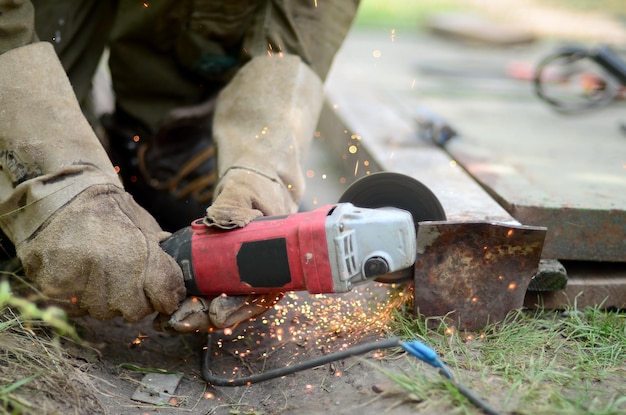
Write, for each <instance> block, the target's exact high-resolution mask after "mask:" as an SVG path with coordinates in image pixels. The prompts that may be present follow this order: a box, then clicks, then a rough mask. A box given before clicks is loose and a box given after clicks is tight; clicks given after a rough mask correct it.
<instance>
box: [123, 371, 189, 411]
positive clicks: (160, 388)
mask: <svg viewBox="0 0 626 415" xmlns="http://www.w3.org/2000/svg"><path fill="white" fill-rule="evenodd" d="M182 377H183V375H182V373H167V374H166V373H147V374H146V375H145V376H144V377H143V379H142V380H141V384H140V385H139V386H137V389H136V390H135V393H133V396H132V397H131V399H132V400H134V401H139V402H146V403H150V404H153V405H163V404H168V403H170V404H171V403H172V402H171V399H172V395H174V392H175V391H176V388H177V387H178V384H179V383H180V380H181V379H182Z"/></svg>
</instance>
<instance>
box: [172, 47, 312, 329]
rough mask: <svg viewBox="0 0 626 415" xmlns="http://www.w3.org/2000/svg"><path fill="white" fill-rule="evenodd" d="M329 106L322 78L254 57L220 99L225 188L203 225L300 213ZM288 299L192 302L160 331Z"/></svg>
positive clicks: (231, 321)
mask: <svg viewBox="0 0 626 415" xmlns="http://www.w3.org/2000/svg"><path fill="white" fill-rule="evenodd" d="M322 101H323V88H322V81H321V80H320V78H319V77H318V76H317V75H316V74H315V73H314V72H313V71H312V70H311V68H309V67H308V66H307V65H306V64H304V63H303V62H302V60H301V59H300V57H298V56H295V55H282V56H259V57H255V58H253V59H252V60H251V61H250V62H249V63H248V64H246V65H245V66H244V67H243V68H242V69H241V70H240V71H239V72H238V73H237V75H235V77H234V78H233V80H232V81H231V82H230V83H229V84H228V85H227V86H226V87H225V88H224V89H223V90H222V91H221V92H220V94H219V96H218V99H217V104H216V109H215V115H214V120H213V140H214V142H215V144H216V146H217V161H218V177H219V182H218V185H217V187H216V190H215V196H214V199H213V203H212V204H211V206H210V207H209V208H208V209H207V214H206V218H205V224H207V226H216V227H219V228H222V229H232V228H236V227H243V226H245V225H247V224H248V223H249V222H250V221H252V220H253V219H255V218H257V217H259V216H273V215H282V214H288V213H295V212H296V211H297V209H298V205H299V203H300V198H301V197H302V194H303V192H304V179H303V175H302V167H301V164H302V162H303V160H304V159H305V157H306V154H307V152H308V148H309V146H310V143H311V140H312V139H313V134H314V132H315V127H316V126H317V122H318V119H319V115H320V111H321V108H322ZM283 295H284V294H283V293H273V294H267V295H250V296H232V297H228V296H221V297H217V298H215V299H212V300H209V299H203V298H198V297H193V298H189V299H187V300H185V301H184V302H183V304H182V305H181V307H180V308H179V309H178V310H177V311H176V312H175V313H174V314H173V315H172V316H170V317H169V319H167V321H165V320H166V319H165V318H162V321H161V323H162V327H170V328H173V329H174V330H176V331H179V332H184V331H194V330H195V329H196V328H198V327H205V328H206V329H207V330H208V329H210V328H223V327H231V326H234V325H236V324H238V323H240V322H243V321H247V320H249V319H251V318H253V317H256V316H258V315H260V314H263V313H264V312H265V311H267V310H268V309H269V308H271V307H273V306H274V305H275V304H276V303H277V302H278V301H279V300H280V299H281V298H282V297H283Z"/></svg>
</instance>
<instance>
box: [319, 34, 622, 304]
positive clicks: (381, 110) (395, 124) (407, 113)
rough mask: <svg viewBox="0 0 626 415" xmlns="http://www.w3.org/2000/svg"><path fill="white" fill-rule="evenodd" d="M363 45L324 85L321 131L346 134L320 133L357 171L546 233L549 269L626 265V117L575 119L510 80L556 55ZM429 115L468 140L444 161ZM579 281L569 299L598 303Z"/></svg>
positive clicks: (453, 210) (463, 215)
mask: <svg viewBox="0 0 626 415" xmlns="http://www.w3.org/2000/svg"><path fill="white" fill-rule="evenodd" d="M359 36H360V35H359V34H358V33H353V34H352V35H351V36H350V37H349V38H348V40H347V42H346V44H345V45H344V47H343V49H342V51H340V53H339V55H338V56H337V58H336V60H335V63H334V66H333V69H332V71H331V74H330V76H329V78H328V80H327V83H326V90H327V96H328V99H329V104H330V105H329V107H328V108H326V109H325V111H326V116H325V117H323V118H322V121H324V119H326V120H330V119H331V118H332V117H330V116H329V115H334V116H335V118H337V117H338V118H339V119H340V120H341V121H342V122H343V126H341V125H339V126H337V125H336V126H335V130H334V132H332V133H330V134H331V136H325V132H324V126H323V125H322V126H321V127H320V128H321V131H322V138H323V139H324V140H325V141H326V142H327V143H328V144H329V145H331V147H333V148H334V151H335V153H336V154H338V155H339V156H341V157H343V158H344V159H345V162H346V166H347V168H348V170H349V169H350V167H349V166H350V165H352V168H353V169H354V172H355V174H363V169H362V168H363V165H364V162H367V164H368V168H370V169H372V171H376V170H379V169H384V170H392V171H397V172H401V173H405V174H409V175H411V176H413V177H415V178H417V179H418V180H420V181H422V182H424V184H426V185H427V186H428V187H430V188H431V189H432V190H433V192H434V193H435V194H436V195H437V196H438V197H439V198H440V199H441V202H442V204H443V205H444V208H445V209H446V211H447V213H448V216H449V218H450V219H454V220H464V219H465V220H472V219H476V218H481V217H482V218H483V219H488V220H494V221H512V222H511V223H513V222H517V223H521V224H524V225H537V226H546V227H548V237H547V240H546V245H545V247H544V252H543V256H544V258H550V259H573V260H578V261H581V260H582V261H614V262H620V261H623V262H626V136H622V135H621V133H620V131H619V125H618V123H619V122H620V121H621V119H620V118H619V114H620V112H619V111H622V110H623V108H622V109H619V108H613V109H607V110H603V111H599V112H596V113H594V114H587V115H585V116H577V117H569V118H565V117H563V116H560V115H558V114H556V113H554V112H553V111H552V110H551V109H549V108H547V107H546V106H545V104H543V103H542V102H540V101H539V100H538V99H537V98H536V97H535V96H534V95H533V93H532V88H531V85H530V83H529V82H526V81H520V80H513V79H511V78H510V77H509V76H508V74H507V64H508V63H509V62H512V61H514V60H519V59H526V61H527V62H530V63H532V62H536V61H537V59H538V58H539V57H541V56H543V55H544V54H545V53H547V52H548V51H550V50H551V48H550V47H548V46H546V45H538V46H530V47H525V48H522V49H514V48H509V49H498V50H493V49H487V48H479V49H475V48H474V49H471V50H468V48H466V47H465V46H464V45H460V44H458V43H449V42H445V41H441V40H439V39H433V38H429V37H425V36H424V35H417V34H411V35H406V36H405V37H402V36H401V35H400V34H397V33H393V32H392V33H388V34H380V37H379V39H378V40H375V37H373V36H371V34H370V35H368V36H363V37H362V38H360V37H359ZM423 107H425V108H428V109H429V110H431V111H433V112H434V113H436V114H438V115H440V116H442V117H445V118H446V120H447V121H449V122H450V123H451V124H452V125H453V126H454V127H455V129H456V130H458V131H459V132H460V136H459V137H457V138H455V139H453V140H452V141H451V142H449V143H448V145H447V146H446V148H445V151H443V150H442V149H440V148H438V147H437V146H434V145H432V144H430V143H426V142H424V141H423V140H420V138H419V137H418V131H417V123H416V117H417V114H418V109H419V108H423ZM329 123H330V124H332V122H329ZM334 123H335V124H337V121H334ZM342 128H343V129H342ZM329 130H332V128H331V129H329ZM326 133H328V131H326ZM355 149H356V152H355V153H353V151H355ZM468 173H469V174H468ZM617 267H618V269H621V270H622V273H621V274H620V272H619V271H618V272H616V273H614V274H613V275H612V276H611V277H610V278H608V279H603V281H604V282H606V284H608V285H611V284H613V285H614V286H616V287H621V288H623V286H624V285H625V284H626V278H623V276H624V275H626V270H625V269H624V268H623V267H621V265H619V264H618V265H617ZM620 267H621V268H620ZM574 272H576V271H575V270H574ZM573 277H574V281H576V284H573V283H572V284H571V286H570V288H575V287H574V286H575V285H576V287H583V288H584V287H589V289H590V290H591V291H593V290H595V291H596V292H598V293H599V291H598V290H596V288H597V287H599V286H598V284H595V283H586V282H585V281H588V280H590V279H593V273H588V274H586V275H585V276H583V277H581V278H582V283H581V282H580V280H579V279H577V278H578V277H577V276H575V275H574V276H573ZM596 282H597V281H596ZM581 284H582V285H581ZM606 284H605V285H606ZM594 287H595V288H594ZM602 287H604V285H602ZM590 290H587V291H589V292H591V291H590ZM570 291H571V290H570ZM602 291H606V290H604V289H603V290H602ZM609 291H610V290H609ZM613 292H614V293H615V295H614V296H619V295H620V293H622V292H623V290H622V291H620V290H614V291H613ZM561 294H565V295H562V296H561V297H559V295H557V296H555V297H554V298H557V297H559V298H561V300H562V301H560V303H559V304H560V305H561V306H562V305H567V304H568V302H571V301H572V300H573V298H569V297H568V293H561ZM599 294H601V293H599ZM586 298H590V299H591V298H593V300H591V301H592V302H590V303H588V304H587V303H585V304H581V303H579V304H580V305H594V304H597V301H596V300H597V298H595V297H594V296H593V295H591V294H589V295H587V296H586ZM619 300H620V299H619V298H617V299H616V301H615V302H616V303H617V302H619ZM594 301H595V302H594ZM557 302H558V301H552V302H551V303H550V304H551V305H553V306H556V303H557Z"/></svg>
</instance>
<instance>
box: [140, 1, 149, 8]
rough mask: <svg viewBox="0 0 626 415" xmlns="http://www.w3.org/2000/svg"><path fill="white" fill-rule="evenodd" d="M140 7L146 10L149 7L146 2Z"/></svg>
mask: <svg viewBox="0 0 626 415" xmlns="http://www.w3.org/2000/svg"><path fill="white" fill-rule="evenodd" d="M142 5H143V8H144V9H147V8H148V7H150V5H149V4H148V2H147V1H144V2H143V4H142Z"/></svg>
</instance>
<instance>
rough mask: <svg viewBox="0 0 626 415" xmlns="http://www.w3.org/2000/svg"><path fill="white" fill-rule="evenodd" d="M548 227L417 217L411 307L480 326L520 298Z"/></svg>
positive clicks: (499, 316) (418, 312)
mask: <svg viewBox="0 0 626 415" xmlns="http://www.w3.org/2000/svg"><path fill="white" fill-rule="evenodd" d="M545 236H546V228H545V227H538V226H524V225H514V224H509V223H493V222H483V221H478V222H453V221H431V222H420V223H419V229H418V234H417V253H418V259H417V262H416V264H415V275H414V277H415V313H416V315H422V316H427V317H428V316H438V317H444V316H445V318H446V320H447V322H448V323H449V324H450V325H452V326H454V327H456V328H458V329H462V330H480V329H482V328H483V327H484V326H485V325H487V324H489V323H494V322H498V321H501V320H502V319H504V317H505V316H506V314H507V313H508V312H509V311H511V310H513V309H516V308H521V307H522V306H523V303H524V296H525V294H526V289H527V287H528V284H529V283H530V281H531V279H532V277H533V275H534V274H535V273H536V272H537V268H538V264H539V260H540V258H541V252H542V249H543V243H544V239H545Z"/></svg>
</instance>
